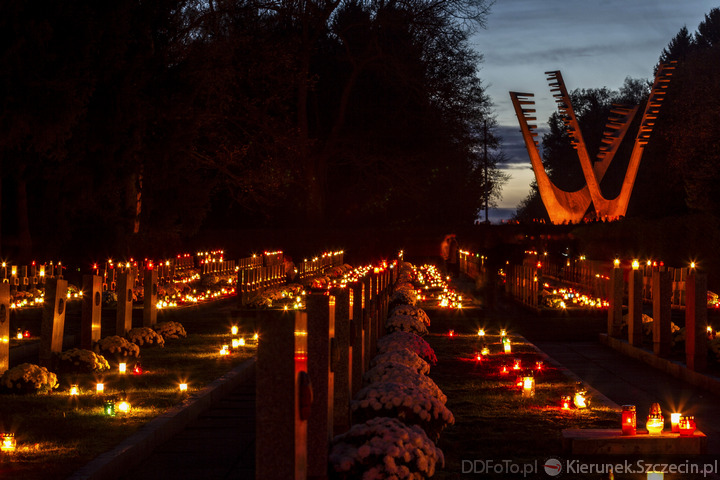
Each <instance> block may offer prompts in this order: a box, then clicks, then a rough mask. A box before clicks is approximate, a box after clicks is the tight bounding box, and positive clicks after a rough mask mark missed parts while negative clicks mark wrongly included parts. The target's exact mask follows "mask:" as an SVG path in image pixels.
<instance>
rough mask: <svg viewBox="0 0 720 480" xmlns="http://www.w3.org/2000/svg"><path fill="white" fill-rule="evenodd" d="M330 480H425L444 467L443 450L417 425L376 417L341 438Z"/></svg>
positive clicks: (334, 444) (333, 455)
mask: <svg viewBox="0 0 720 480" xmlns="http://www.w3.org/2000/svg"><path fill="white" fill-rule="evenodd" d="M329 460H330V465H331V469H330V478H331V479H337V480H350V479H359V478H362V479H391V478H392V479H398V480H399V479H423V478H428V477H432V476H433V475H434V474H435V467H436V465H438V464H439V465H440V466H443V465H444V463H445V459H444V457H443V453H442V450H440V449H439V448H437V447H436V446H435V444H434V443H433V442H432V441H431V440H430V439H429V438H428V437H427V435H426V434H425V432H423V431H422V429H420V428H419V427H417V426H408V425H405V424H403V423H402V422H400V421H398V420H396V419H394V418H373V419H371V420H368V421H367V422H365V423H361V424H357V425H353V426H352V428H350V430H348V431H347V432H346V433H344V434H342V435H338V436H337V437H335V438H334V439H333V441H332V446H331V449H330V457H329Z"/></svg>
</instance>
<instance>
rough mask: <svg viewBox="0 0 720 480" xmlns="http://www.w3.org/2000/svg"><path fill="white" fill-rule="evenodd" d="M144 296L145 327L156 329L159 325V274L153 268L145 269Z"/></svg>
mask: <svg viewBox="0 0 720 480" xmlns="http://www.w3.org/2000/svg"><path fill="white" fill-rule="evenodd" d="M143 294H144V298H143V327H154V326H155V324H156V323H157V298H158V272H157V270H155V269H154V268H152V266H148V267H147V268H145V276H144V281H143Z"/></svg>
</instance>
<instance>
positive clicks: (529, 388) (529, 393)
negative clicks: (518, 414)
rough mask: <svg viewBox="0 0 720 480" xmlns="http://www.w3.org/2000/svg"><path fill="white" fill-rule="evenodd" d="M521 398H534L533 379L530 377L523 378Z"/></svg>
mask: <svg viewBox="0 0 720 480" xmlns="http://www.w3.org/2000/svg"><path fill="white" fill-rule="evenodd" d="M522 396H523V397H525V398H528V397H534V396H535V377H533V376H530V375H528V376H525V377H523V384H522Z"/></svg>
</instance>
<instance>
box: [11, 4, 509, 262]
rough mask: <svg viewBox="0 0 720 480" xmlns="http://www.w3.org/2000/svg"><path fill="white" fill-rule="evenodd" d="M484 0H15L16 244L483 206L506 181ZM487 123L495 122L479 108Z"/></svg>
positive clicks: (467, 215) (145, 246)
mask: <svg viewBox="0 0 720 480" xmlns="http://www.w3.org/2000/svg"><path fill="white" fill-rule="evenodd" d="M487 15H488V4H487V2H486V0H450V1H441V0H412V1H409V2H374V1H356V0H342V1H341V0H335V1H327V2H326V1H308V2H289V1H287V2H285V1H274V2H273V1H270V2H267V1H263V0H241V1H224V0H220V1H210V2H205V1H201V2H198V1H186V0H158V1H153V2H140V1H137V0H120V1H116V2H97V1H89V0H68V1H63V2H57V1H49V0H40V1H39V2H32V3H28V2H24V1H20V0H9V1H5V2H2V4H0V19H2V20H0V24H1V25H0V62H1V66H2V68H1V70H0V102H2V103H1V104H0V121H1V122H2V124H1V125H0V177H1V186H2V195H1V196H0V198H1V199H2V208H1V210H0V212H1V214H2V217H1V221H0V227H1V230H0V239H1V240H2V247H3V249H2V252H1V253H2V255H3V256H6V257H7V256H9V255H14V256H15V257H16V258H13V260H16V261H27V260H28V259H29V258H28V257H29V256H30V255H31V254H32V255H47V256H52V255H65V256H67V255H71V256H72V255H77V256H78V257H80V258H87V257H88V256H91V255H93V256H95V258H102V257H101V256H102V255H118V254H120V255H122V254H127V253H131V252H132V253H133V254H135V255H141V254H143V253H145V254H151V255H157V254H171V253H175V252H176V251H177V249H178V248H181V247H180V245H183V244H184V243H183V242H185V241H186V240H187V239H189V238H192V237H193V235H195V234H197V233H198V232H199V231H201V230H204V231H208V230H212V229H214V228H220V227H223V228H224V227H228V226H230V227H233V228H243V227H254V228H255V227H261V226H265V227H278V226H287V227H297V226H299V225H315V226H316V225H332V226H334V227H337V226H340V227H342V226H343V225H348V224H353V225H367V226H372V225H376V224H382V225H401V224H411V223H417V222H426V223H429V224H433V225H442V224H447V225H452V224H458V223H465V224H470V223H472V222H473V221H474V220H475V218H476V217H477V214H478V211H479V209H480V208H481V207H482V206H483V200H484V198H483V197H484V193H485V192H490V197H491V203H490V204H491V205H492V204H493V200H494V199H495V198H497V197H498V195H499V192H500V187H501V185H502V183H503V182H504V178H503V175H502V174H501V173H500V172H499V171H498V170H497V169H496V168H494V167H495V161H496V160H494V159H496V158H497V157H496V156H491V157H490V160H489V162H490V169H489V175H488V178H487V179H486V178H485V176H484V168H483V167H484V163H485V158H484V155H483V146H484V144H485V143H487V145H488V146H489V147H490V148H491V149H494V148H495V147H497V144H498V141H499V139H498V138H497V137H496V136H494V135H493V133H492V132H493V127H494V121H493V118H492V112H491V111H490V102H489V100H488V98H487V97H486V94H485V92H484V89H483V86H482V84H481V81H480V79H479V78H478V76H477V70H478V63H479V62H480V61H481V58H480V56H479V55H478V54H477V53H476V52H474V51H473V50H472V49H471V48H470V47H469V44H468V38H469V36H470V35H471V34H472V33H473V32H474V31H475V30H476V29H477V28H479V27H482V26H483V24H484V21H485V19H486V17H487ZM485 122H488V124H489V125H490V134H489V135H485V134H484V132H483V128H482V127H483V125H484V124H485Z"/></svg>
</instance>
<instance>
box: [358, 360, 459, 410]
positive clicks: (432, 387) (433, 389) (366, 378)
mask: <svg viewBox="0 0 720 480" xmlns="http://www.w3.org/2000/svg"><path fill="white" fill-rule="evenodd" d="M363 382H365V384H366V385H369V384H372V383H378V382H392V383H402V384H405V385H415V386H416V387H420V388H423V389H425V390H427V391H428V392H429V393H431V394H432V396H433V397H435V398H437V399H438V400H440V401H441V402H442V403H443V404H445V403H447V396H446V395H445V394H444V393H443V392H442V390H440V387H438V386H437V384H436V383H435V382H434V381H433V379H432V378H430V377H428V376H427V375H423V374H422V373H418V372H417V371H416V370H414V369H412V368H410V367H408V366H407V365H403V364H401V363H395V362H385V363H380V364H378V365H375V366H374V367H373V368H371V369H370V370H368V371H367V372H365V374H364V375H363Z"/></svg>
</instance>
